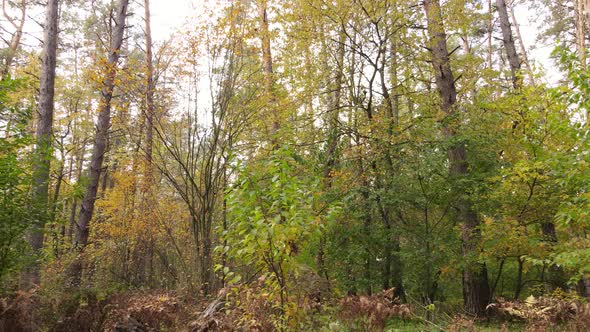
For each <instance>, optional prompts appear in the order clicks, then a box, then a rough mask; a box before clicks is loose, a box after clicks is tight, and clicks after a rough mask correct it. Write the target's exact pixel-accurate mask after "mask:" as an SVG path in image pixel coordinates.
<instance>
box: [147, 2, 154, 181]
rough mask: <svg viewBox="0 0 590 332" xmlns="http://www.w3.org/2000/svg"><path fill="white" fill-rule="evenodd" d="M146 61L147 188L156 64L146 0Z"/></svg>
mask: <svg viewBox="0 0 590 332" xmlns="http://www.w3.org/2000/svg"><path fill="white" fill-rule="evenodd" d="M144 8H145V63H146V71H147V72H146V95H145V106H146V107H145V111H146V114H145V117H146V120H147V127H146V132H145V160H146V165H145V178H146V179H145V185H146V188H145V190H147V189H149V186H151V184H152V182H153V168H152V148H153V137H154V134H153V133H154V130H153V128H154V124H153V122H154V88H155V86H154V65H153V62H152V29H151V19H150V1H149V0H145V3H144Z"/></svg>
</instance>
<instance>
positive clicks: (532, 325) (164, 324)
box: [0, 291, 590, 332]
mask: <svg viewBox="0 0 590 332" xmlns="http://www.w3.org/2000/svg"><path fill="white" fill-rule="evenodd" d="M244 294H246V293H242V294H239V295H236V296H234V297H233V300H238V301H231V302H230V301H226V299H228V300H229V299H230V297H232V296H230V297H228V296H226V295H224V296H217V297H214V298H208V299H205V298H202V299H201V300H195V299H191V297H190V296H187V295H186V294H184V295H181V294H178V293H175V292H167V291H133V292H126V293H120V294H113V295H110V296H108V297H106V298H100V297H99V296H96V294H94V293H91V292H86V293H70V294H69V295H67V294H60V296H59V297H54V298H51V296H48V294H45V293H43V291H38V292H37V291H33V292H17V293H15V294H13V296H10V297H6V298H2V299H0V332H20V331H23V332H25V331H27V332H29V331H54V332H70V331H71V332H74V331H76V332H78V331H116V332H132V331H133V332H143V331H145V332H147V331H186V332H205V331H260V332H263V331H276V330H277V329H276V327H275V326H276V320H275V321H273V317H276V310H275V309H273V308H272V307H270V306H269V301H266V300H265V299H264V298H260V297H259V298H255V297H254V298H250V300H247V298H248V296H249V295H247V296H244ZM248 294H250V295H252V294H254V293H248ZM265 301H266V302H265ZM527 301H528V302H527ZM527 301H523V302H508V301H501V302H498V303H496V304H495V305H493V306H492V307H490V308H491V309H492V310H491V311H490V317H488V318H485V319H478V320H476V319H473V318H469V317H467V316H465V315H460V314H456V313H455V314H453V313H449V312H443V311H442V310H439V309H432V308H433V307H429V309H426V310H425V307H421V306H419V305H413V306H410V305H408V304H401V303H399V302H395V301H391V300H390V299H388V297H387V293H386V292H383V293H380V294H377V295H373V296H351V297H345V298H342V299H339V300H336V299H333V300H332V301H330V302H329V303H322V304H321V305H319V306H309V305H301V306H298V311H297V312H298V314H300V315H299V316H297V318H296V321H297V322H296V325H290V326H287V327H286V328H285V329H283V330H284V331H318V332H330V331H341V332H356V331H358V332H362V331H400V332H401V331H449V332H455V331H457V332H458V331H469V332H470V331H484V332H486V331H489V332H491V331H526V332H553V331H555V332H558V331H559V332H561V331H568V332H574V331H575V332H578V331H580V332H582V331H589V330H590V314H589V313H590V307H589V305H588V304H587V303H583V302H572V301H566V300H558V299H544V298H538V299H535V301H534V303H533V302H532V300H530V299H527ZM236 303H238V304H236Z"/></svg>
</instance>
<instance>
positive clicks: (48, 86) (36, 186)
mask: <svg viewBox="0 0 590 332" xmlns="http://www.w3.org/2000/svg"><path fill="white" fill-rule="evenodd" d="M58 6H59V1H58V0H48V2H47V7H46V12H45V26H44V33H43V53H42V56H41V57H42V63H41V77H40V87H39V104H38V117H37V128H36V130H35V140H36V147H35V164H34V169H33V179H32V180H33V198H32V201H33V208H34V209H35V212H36V218H35V220H34V222H33V225H32V226H31V228H30V230H29V233H28V234H27V241H28V243H29V245H30V246H31V249H32V250H33V254H34V255H36V256H38V255H39V254H40V251H41V249H42V248H43V235H44V226H45V222H46V221H47V218H48V217H49V212H50V208H49V166H50V163H51V158H52V150H51V142H52V139H53V137H52V134H53V110H54V104H53V97H54V94H55V67H56V61H57V34H58ZM39 264H40V263H39V262H35V263H33V264H32V266H30V267H28V268H26V269H25V271H24V272H23V275H22V277H21V288H22V289H29V288H31V287H33V285H38V284H39V281H40V276H39Z"/></svg>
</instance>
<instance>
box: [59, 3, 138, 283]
mask: <svg viewBox="0 0 590 332" xmlns="http://www.w3.org/2000/svg"><path fill="white" fill-rule="evenodd" d="M128 4H129V1H128V0H119V1H118V2H117V5H116V6H115V8H114V9H113V12H114V15H115V16H114V17H113V18H112V19H113V21H114V24H115V25H114V27H113V30H112V32H111V42H110V46H109V49H108V58H107V60H106V64H105V73H104V78H103V81H102V82H103V83H102V88H101V97H102V98H101V101H100V104H99V114H98V124H97V126H96V133H95V137H94V146H93V148H92V156H91V157H90V165H89V169H88V185H87V186H86V192H85V194H84V198H83V200H82V204H81V209H80V216H79V217H78V222H77V224H76V237H75V240H74V247H75V248H76V249H77V250H78V251H80V252H82V251H83V250H84V248H85V247H86V245H87V244H88V237H89V235H90V228H89V226H90V221H91V219H92V213H93V212H94V204H95V202H96V195H97V192H98V185H99V180H100V173H101V170H102V163H103V160H104V156H105V153H106V148H107V141H108V135H109V128H110V120H111V100H112V98H113V92H114V89H115V86H116V85H115V77H116V74H117V68H118V62H119V57H120V51H121V45H122V44H123V35H124V33H125V20H126V17H127V6H128ZM82 269H83V267H82V261H81V258H80V257H78V258H77V259H76V260H75V261H74V262H73V263H72V264H71V266H70V268H69V272H68V274H69V278H70V281H69V282H70V283H71V285H72V286H79V285H80V279H81V277H82Z"/></svg>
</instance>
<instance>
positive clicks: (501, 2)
mask: <svg viewBox="0 0 590 332" xmlns="http://www.w3.org/2000/svg"><path fill="white" fill-rule="evenodd" d="M496 7H497V9H498V16H499V17H500V27H501V28H502V42H503V43H504V49H505V50H506V58H508V63H509V64H510V72H511V73H512V85H513V86H514V88H515V89H519V88H520V87H521V86H522V78H521V77H520V57H519V55H518V52H517V51H516V45H515V44H514V38H513V37H512V28H511V27H510V18H509V17H508V9H507V7H506V1H505V0H496Z"/></svg>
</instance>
